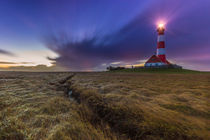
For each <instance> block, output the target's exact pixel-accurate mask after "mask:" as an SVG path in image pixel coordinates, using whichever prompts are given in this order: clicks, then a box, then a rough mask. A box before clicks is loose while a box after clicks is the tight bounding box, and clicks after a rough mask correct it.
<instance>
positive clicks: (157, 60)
mask: <svg viewBox="0 0 210 140" xmlns="http://www.w3.org/2000/svg"><path fill="white" fill-rule="evenodd" d="M157 34H158V37H157V51H156V55H153V56H151V57H150V59H149V60H148V61H147V62H146V63H145V65H144V66H145V67H168V66H169V65H171V63H170V62H168V61H167V59H166V50H165V27H164V24H162V23H161V24H159V25H158V27H157Z"/></svg>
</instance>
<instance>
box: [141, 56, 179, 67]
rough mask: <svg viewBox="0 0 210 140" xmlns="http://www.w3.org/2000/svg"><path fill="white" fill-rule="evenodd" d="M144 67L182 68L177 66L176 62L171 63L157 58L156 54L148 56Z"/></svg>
mask: <svg viewBox="0 0 210 140" xmlns="http://www.w3.org/2000/svg"><path fill="white" fill-rule="evenodd" d="M144 67H145V68H178V69H182V67H181V66H178V65H176V64H171V63H170V62H169V61H167V60H166V61H162V59H161V58H159V57H158V56H156V55H153V56H151V57H150V58H149V60H148V61H147V62H146V63H145V65H144Z"/></svg>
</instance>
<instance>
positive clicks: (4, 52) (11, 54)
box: [0, 49, 14, 56]
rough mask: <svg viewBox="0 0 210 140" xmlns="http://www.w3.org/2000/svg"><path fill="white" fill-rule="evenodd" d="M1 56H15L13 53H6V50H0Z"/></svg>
mask: <svg viewBox="0 0 210 140" xmlns="http://www.w3.org/2000/svg"><path fill="white" fill-rule="evenodd" d="M0 54H4V55H9V56H14V54H13V53H11V52H9V51H6V50H2V49H0Z"/></svg>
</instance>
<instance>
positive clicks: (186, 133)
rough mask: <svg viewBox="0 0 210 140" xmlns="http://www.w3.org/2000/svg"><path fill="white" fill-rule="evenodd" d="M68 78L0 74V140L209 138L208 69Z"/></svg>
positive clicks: (92, 74) (115, 73)
mask: <svg viewBox="0 0 210 140" xmlns="http://www.w3.org/2000/svg"><path fill="white" fill-rule="evenodd" d="M71 75H72V73H19V72H16V73H15V72H1V73H0V140H5V139H8V140H14V139H15V140H16V139H17V140H18V139H20V140H23V139H33V140H39V139H49V140H57V139H64V140H78V139H81V140H127V139H134V140H137V139H146V140H147V139H148V140H157V139H164V140H177V139H179V140H187V139H189V140H191V139H195V140H197V139H198V140H200V139H204V140H208V139H209V138H210V127H209V125H208V124H210V118H209V113H210V104H209V103H210V102H209V100H210V98H209V96H210V92H209V90H210V83H209V79H210V74H207V73H205V74H202V73H193V74H192V73H188V74H183V73H164V74H163V73H161V74H159V73H150V72H149V73H133V72H132V73H129V72H125V73H124V72H108V73H106V72H101V73H76V75H75V76H74V77H73V78H69V76H71ZM69 90H72V91H73V97H74V100H70V99H69V98H68V97H67V95H66V94H67V93H68V91H69Z"/></svg>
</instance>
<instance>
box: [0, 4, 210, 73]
mask: <svg viewBox="0 0 210 140" xmlns="http://www.w3.org/2000/svg"><path fill="white" fill-rule="evenodd" d="M209 7H210V0H1V1H0V68H4V69H9V68H10V67H13V68H14V67H15V68H18V67H20V66H28V67H30V68H31V67H33V66H36V65H40V66H43V67H42V68H46V69H47V68H48V67H44V65H46V66H52V64H55V65H56V67H59V68H65V69H68V70H104V69H105V68H106V67H107V66H109V65H113V66H117V65H135V64H136V65H138V64H141V63H143V62H145V60H146V59H148V58H149V57H150V56H151V55H153V54H154V53H155V51H156V41H157V39H156V38H157V33H156V25H157V23H158V22H159V21H163V22H165V23H166V50H167V54H166V55H167V58H168V60H169V61H171V62H173V63H177V64H179V65H182V66H184V68H190V69H196V70H205V71H210V8H209ZM54 67H55V66H54ZM26 68H27V67H26Z"/></svg>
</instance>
